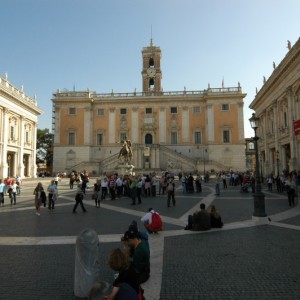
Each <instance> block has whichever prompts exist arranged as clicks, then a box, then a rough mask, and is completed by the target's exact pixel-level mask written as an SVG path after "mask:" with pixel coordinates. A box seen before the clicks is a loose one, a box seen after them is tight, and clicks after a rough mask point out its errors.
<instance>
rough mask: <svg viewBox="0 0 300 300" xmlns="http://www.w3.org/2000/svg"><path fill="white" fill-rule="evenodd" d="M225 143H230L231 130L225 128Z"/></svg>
mask: <svg viewBox="0 0 300 300" xmlns="http://www.w3.org/2000/svg"><path fill="white" fill-rule="evenodd" d="M223 143H230V131H229V130H223Z"/></svg>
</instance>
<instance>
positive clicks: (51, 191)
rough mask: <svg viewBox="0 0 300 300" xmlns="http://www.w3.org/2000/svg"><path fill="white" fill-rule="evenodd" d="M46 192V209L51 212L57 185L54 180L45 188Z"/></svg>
mask: <svg viewBox="0 0 300 300" xmlns="http://www.w3.org/2000/svg"><path fill="white" fill-rule="evenodd" d="M47 191H48V209H49V210H50V211H51V210H53V209H54V205H55V201H56V198H57V185H56V184H55V181H54V180H51V183H50V185H49V186H48V188H47Z"/></svg>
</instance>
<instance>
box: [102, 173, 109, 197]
mask: <svg viewBox="0 0 300 300" xmlns="http://www.w3.org/2000/svg"><path fill="white" fill-rule="evenodd" d="M107 191H108V181H107V177H104V178H103V179H102V180H101V200H105V197H106V195H107Z"/></svg>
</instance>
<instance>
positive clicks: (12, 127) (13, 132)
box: [10, 126, 15, 141]
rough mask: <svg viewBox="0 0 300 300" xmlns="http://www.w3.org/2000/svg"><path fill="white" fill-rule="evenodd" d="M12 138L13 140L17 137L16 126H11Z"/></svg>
mask: <svg viewBox="0 0 300 300" xmlns="http://www.w3.org/2000/svg"><path fill="white" fill-rule="evenodd" d="M10 139H11V140H12V141H13V140H14V139H15V127H14V126H10Z"/></svg>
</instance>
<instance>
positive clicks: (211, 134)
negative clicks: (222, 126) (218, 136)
mask: <svg viewBox="0 0 300 300" xmlns="http://www.w3.org/2000/svg"><path fill="white" fill-rule="evenodd" d="M206 110H207V115H206V117H207V120H209V122H206V124H207V139H208V143H214V142H215V115H214V107H213V105H212V104H208V105H207V107H206Z"/></svg>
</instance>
